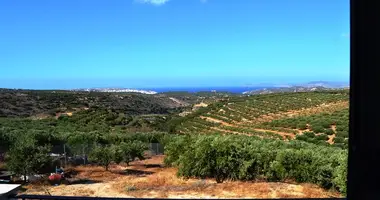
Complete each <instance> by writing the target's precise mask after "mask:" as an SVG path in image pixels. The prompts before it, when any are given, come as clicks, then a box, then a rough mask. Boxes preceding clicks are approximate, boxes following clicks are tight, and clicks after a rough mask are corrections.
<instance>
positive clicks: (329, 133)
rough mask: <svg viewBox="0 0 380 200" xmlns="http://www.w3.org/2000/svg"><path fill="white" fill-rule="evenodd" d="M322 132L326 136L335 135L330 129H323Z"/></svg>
mask: <svg viewBox="0 0 380 200" xmlns="http://www.w3.org/2000/svg"><path fill="white" fill-rule="evenodd" d="M324 132H325V133H326V134H327V135H333V134H335V132H334V131H333V130H332V129H331V128H328V129H325V131H324Z"/></svg>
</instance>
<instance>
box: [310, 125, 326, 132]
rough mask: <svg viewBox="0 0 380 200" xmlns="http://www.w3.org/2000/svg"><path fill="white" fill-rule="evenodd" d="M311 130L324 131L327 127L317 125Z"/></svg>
mask: <svg viewBox="0 0 380 200" xmlns="http://www.w3.org/2000/svg"><path fill="white" fill-rule="evenodd" d="M311 130H312V131H313V132H314V133H323V132H324V130H325V129H324V128H323V127H322V126H321V125H315V126H312V127H311Z"/></svg>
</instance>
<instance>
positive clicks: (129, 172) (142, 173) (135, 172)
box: [116, 169, 154, 176]
mask: <svg viewBox="0 0 380 200" xmlns="http://www.w3.org/2000/svg"><path fill="white" fill-rule="evenodd" d="M116 173H118V174H121V175H135V176H146V175H151V174H154V172H150V171H143V170H136V169H126V170H122V171H119V172H116Z"/></svg>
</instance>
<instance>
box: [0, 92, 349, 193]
mask: <svg viewBox="0 0 380 200" xmlns="http://www.w3.org/2000/svg"><path fill="white" fill-rule="evenodd" d="M207 94H208V95H209V93H207ZM170 95H172V96H170ZM197 95H199V96H197ZM202 95H203V97H202ZM180 96H181V94H178V93H173V94H160V95H151V96H149V95H139V94H128V93H125V94H124V93H122V94H119V93H118V94H113V93H93V92H87V93H86V92H69V91H38V92H37V91H19V90H1V91H0V100H1V101H0V116H4V117H3V118H0V153H3V152H5V154H6V160H5V161H6V167H7V168H8V169H9V170H11V171H14V172H15V173H17V174H19V175H23V176H26V175H29V174H34V173H42V172H43V171H44V170H43V169H44V168H46V167H47V166H48V165H51V163H52V162H53V161H52V159H51V156H49V153H52V152H61V150H59V147H62V146H63V145H65V147H66V149H65V150H66V153H67V154H68V155H69V156H75V155H89V161H90V162H92V163H93V164H98V165H101V166H103V167H104V168H105V169H106V170H108V168H109V166H110V164H112V163H116V164H118V163H122V162H123V163H126V164H129V163H130V162H131V161H133V160H135V159H136V158H138V159H140V160H142V159H144V152H145V151H146V150H148V144H149V143H161V144H163V145H164V146H165V155H166V157H165V164H166V165H167V166H174V167H177V168H178V170H179V171H178V175H179V176H182V177H185V178H192V177H194V178H214V179H215V180H216V181H217V182H218V183H221V182H224V181H225V180H242V181H247V180H256V179H261V180H267V181H286V180H293V181H297V182H308V183H315V184H318V185H320V186H322V187H324V188H328V189H330V188H332V189H337V190H339V191H340V192H342V193H345V192H346V174H347V163H346V162H347V149H346V148H347V144H348V108H347V101H348V91H346V90H336V91H323V92H303V93H281V94H264V95H253V96H245V95H242V96H239V95H228V94H217V95H216V94H215V95H214V96H212V95H211V96H207V95H206V94H201V93H199V94H195V96H196V98H195V97H194V95H193V94H189V95H187V96H186V95H185V96H183V97H182V98H181V97H180ZM169 97H173V98H176V99H179V100H180V101H191V102H196V103H199V102H204V101H206V100H207V101H208V102H207V103H208V106H207V107H201V108H198V109H196V110H194V111H191V113H189V114H187V115H185V116H182V115H179V113H181V112H182V111H184V110H189V109H191V107H190V106H183V105H181V106H179V105H177V104H175V103H173V102H174V101H173V100H171V99H169ZM201 97H202V98H201ZM29 100H30V103H26V102H27V101H29ZM167 100H168V101H167ZM169 101H170V102H171V103H169ZM321 105H325V106H321ZM329 105H330V106H329ZM331 105H332V106H331ZM50 111H51V116H50V117H40V118H38V117H33V116H34V115H36V114H41V113H46V112H50ZM53 111H54V112H53ZM68 111H73V112H72V115H71V114H70V115H69V114H62V113H64V112H66V113H68ZM53 115H54V116H53ZM289 115H293V116H289ZM327 141H329V142H331V143H333V145H329V143H327ZM57 148H58V150H57ZM49 163H50V164H49Z"/></svg>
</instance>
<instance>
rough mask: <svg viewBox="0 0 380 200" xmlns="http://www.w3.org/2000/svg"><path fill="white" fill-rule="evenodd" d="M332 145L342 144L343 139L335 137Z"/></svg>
mask: <svg viewBox="0 0 380 200" xmlns="http://www.w3.org/2000/svg"><path fill="white" fill-rule="evenodd" d="M334 143H344V138H342V137H335V138H334Z"/></svg>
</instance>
